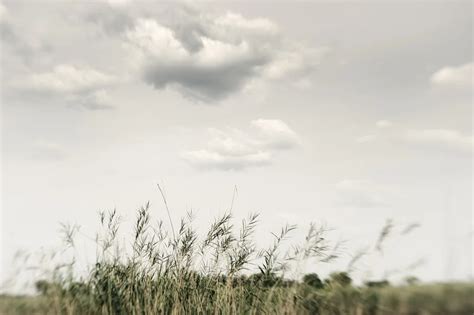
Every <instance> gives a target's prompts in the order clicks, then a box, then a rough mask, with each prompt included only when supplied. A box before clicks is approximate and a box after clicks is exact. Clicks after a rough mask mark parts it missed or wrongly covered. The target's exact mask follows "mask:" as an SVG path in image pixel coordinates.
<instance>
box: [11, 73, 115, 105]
mask: <svg viewBox="0 0 474 315" xmlns="http://www.w3.org/2000/svg"><path fill="white" fill-rule="evenodd" d="M118 82H119V79H118V78H117V77H115V76H113V75H109V74H106V73H103V72H101V71H99V70H97V69H94V68H92V67H88V66H83V65H80V66H78V65H70V64H61V65H57V66H55V67H54V68H53V69H52V70H51V71H47V72H38V73H31V74H29V75H27V76H25V77H22V78H20V79H17V80H15V81H14V82H13V83H12V85H13V86H14V87H15V88H17V89H20V90H23V91H28V92H31V93H35V94H37V95H38V96H41V95H42V96H47V97H58V98H60V99H62V100H63V101H64V102H65V103H67V104H69V105H71V106H76V107H81V108H83V109H89V110H101V109H110V108H112V107H113V106H112V105H111V104H110V102H109V100H108V93H107V91H106V90H105V89H106V88H110V87H112V86H114V85H115V84H117V83H118Z"/></svg>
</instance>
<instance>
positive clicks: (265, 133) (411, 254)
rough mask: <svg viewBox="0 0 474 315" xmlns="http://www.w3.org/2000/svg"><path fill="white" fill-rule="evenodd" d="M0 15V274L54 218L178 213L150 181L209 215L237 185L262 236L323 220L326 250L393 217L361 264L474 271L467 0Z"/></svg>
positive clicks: (49, 236)
mask: <svg viewBox="0 0 474 315" xmlns="http://www.w3.org/2000/svg"><path fill="white" fill-rule="evenodd" d="M0 27H1V38H2V42H1V75H2V81H1V82H2V84H1V93H2V95H1V104H2V121H1V123H2V125H1V132H2V169H1V171H2V174H1V178H2V190H1V191H2V198H1V199H2V217H1V237H2V248H1V251H0V253H1V263H2V279H6V278H8V277H9V276H10V275H12V274H13V273H14V270H15V269H14V267H17V266H12V259H13V257H14V254H15V252H17V251H18V250H27V251H31V250H38V249H40V248H49V247H51V246H55V244H57V243H58V239H59V234H58V230H59V225H58V223H59V222H71V223H77V224H79V225H81V226H82V228H81V233H82V235H83V236H91V237H93V234H94V231H95V229H96V227H97V212H98V210H108V209H113V208H114V207H116V208H117V210H118V211H119V212H120V213H121V214H122V215H123V216H124V220H128V221H131V220H132V219H133V218H134V215H135V210H136V209H137V208H138V207H139V206H140V205H142V204H143V203H145V202H146V201H147V200H150V201H151V203H152V205H153V209H154V210H153V211H154V212H153V214H154V215H155V217H161V218H165V211H164V207H163V206H162V202H161V197H160V195H159V192H158V191H157V189H156V183H160V184H161V185H162V186H163V187H164V188H165V190H166V194H167V198H168V202H169V204H170V207H171V210H172V217H173V219H174V220H176V221H177V220H178V219H179V218H180V217H181V216H182V215H184V214H185V212H186V211H187V210H190V209H193V211H194V212H195V214H196V224H197V225H198V226H200V227H203V226H206V225H207V224H209V223H210V222H211V220H212V219H213V218H214V217H215V216H217V215H218V214H222V213H223V212H224V211H225V210H227V209H228V208H229V206H230V203H231V200H232V195H233V191H234V187H235V186H236V187H237V191H238V194H237V195H236V200H235V202H234V209H233V210H234V213H235V216H236V217H237V218H241V217H243V216H245V215H247V214H248V213H249V212H259V213H261V223H260V228H259V229H258V239H259V241H261V242H266V241H268V240H269V237H270V231H275V230H278V229H279V228H280V226H281V225H283V224H284V223H286V222H288V223H291V224H297V225H298V226H300V227H301V228H304V227H305V226H307V224H308V223H309V222H310V221H316V222H325V223H326V224H328V225H329V226H331V227H334V228H336V230H335V231H333V232H332V234H333V237H334V239H335V240H337V239H344V240H348V242H347V243H346V244H345V247H346V249H347V252H346V254H345V256H344V258H343V259H341V261H340V262H339V263H337V265H336V266H331V269H334V268H337V267H341V268H342V267H344V266H345V264H347V261H348V260H349V259H350V255H351V254H353V253H354V252H355V251H357V250H358V249H360V248H364V247H367V246H369V247H370V246H373V243H374V242H375V240H376V237H377V234H378V232H379V231H380V229H381V227H382V225H383V224H384V222H385V221H386V219H388V218H392V219H393V220H394V222H395V224H396V229H395V232H394V237H393V239H392V241H391V242H390V243H389V247H388V248H387V249H386V250H385V253H384V256H383V257H380V255H379V256H378V257H368V258H366V259H365V260H364V261H363V262H361V266H360V268H359V270H358V272H359V276H360V277H363V276H364V275H363V274H364V273H365V271H367V270H372V273H373V274H372V275H371V276H369V277H372V278H380V277H382V276H383V274H384V273H385V272H390V271H391V270H394V269H403V270H405V271H404V272H403V273H401V274H396V275H394V277H395V278H397V277H398V278H399V277H401V276H404V275H406V274H408V273H409V274H415V275H417V276H419V277H420V278H421V279H423V280H451V279H467V278H472V250H473V246H472V237H473V235H472V231H473V229H472V225H473V220H472V199H471V197H472V147H473V138H472V87H473V82H472V70H473V63H472V2H471V1H461V2H458V1H449V2H448V1H446V2H431V1H425V2H416V3H408V2H398V1H397V2H385V1H384V2H380V3H379V2H377V3H376V2H363V1H353V2H349V3H341V2H304V3H302V2H294V3H289V2H278V3H270V2H215V3H201V4H189V3H176V4H172V3H169V2H162V3H158V4H157V3H151V2H135V1H94V2H93V1H90V2H84V1H61V2H60V1H50V2H48V1H38V2H33V1H5V0H3V1H2V2H0ZM414 223H420V224H421V226H419V227H416V228H415V229H413V230H412V231H411V232H410V233H409V234H407V235H402V234H403V231H404V230H405V229H406V228H407V227H408V226H410V225H412V224H414ZM298 233H300V232H298ZM298 233H296V234H297V235H296V237H298V235H300V236H301V235H302V234H298ZM301 233H303V230H301ZM87 244H89V243H87V241H84V244H82V245H81V246H82V247H83V248H84V250H83V251H84V253H85V255H86V256H87V255H90V252H92V253H93V249H92V250H91V248H93V247H92V244H90V245H87ZM90 259H91V260H92V257H90ZM419 262H423V263H422V264H419ZM415 265H416V266H417V268H416V269H414V270H409V271H406V269H409V268H410V266H411V267H414V266H415ZM321 268H322V269H319V267H316V266H308V270H317V271H318V272H319V271H320V270H325V268H326V269H327V267H321ZM321 272H322V271H321ZM366 276H367V275H366Z"/></svg>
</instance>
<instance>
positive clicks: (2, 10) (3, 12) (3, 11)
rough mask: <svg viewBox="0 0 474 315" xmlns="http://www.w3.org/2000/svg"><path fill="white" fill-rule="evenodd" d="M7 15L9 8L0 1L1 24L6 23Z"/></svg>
mask: <svg viewBox="0 0 474 315" xmlns="http://www.w3.org/2000/svg"><path fill="white" fill-rule="evenodd" d="M7 13H8V10H7V8H6V7H5V5H4V4H3V3H2V1H0V23H3V22H4V21H5V18H6V16H7Z"/></svg>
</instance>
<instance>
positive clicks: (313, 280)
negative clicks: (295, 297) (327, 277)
mask: <svg viewBox="0 0 474 315" xmlns="http://www.w3.org/2000/svg"><path fill="white" fill-rule="evenodd" d="M303 282H304V283H306V284H307V285H309V286H311V287H313V288H315V289H322V288H323V287H324V283H323V281H321V279H320V278H319V276H318V275H317V274H316V273H308V274H306V275H304V277H303Z"/></svg>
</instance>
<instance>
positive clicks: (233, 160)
mask: <svg viewBox="0 0 474 315" xmlns="http://www.w3.org/2000/svg"><path fill="white" fill-rule="evenodd" d="M251 125H252V127H253V130H251V132H250V133H246V132H243V131H240V130H236V129H231V130H227V131H223V130H218V129H211V130H210V133H211V139H210V140H209V141H208V143H207V146H206V148H205V149H201V150H195V151H188V152H185V153H183V155H182V157H183V158H184V159H185V160H186V161H187V162H188V163H190V164H191V165H193V166H195V167H198V168H214V169H221V170H241V169H245V168H249V167H255V166H263V165H268V164H270V163H271V162H272V160H273V157H274V155H275V154H276V153H277V152H278V151H282V150H288V149H291V148H294V147H296V146H297V145H298V144H299V143H300V140H299V138H298V136H297V134H296V133H295V132H294V131H293V130H292V129H290V127H288V125H287V124H285V123H284V122H283V121H281V120H276V119H258V120H254V121H252V122H251Z"/></svg>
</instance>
